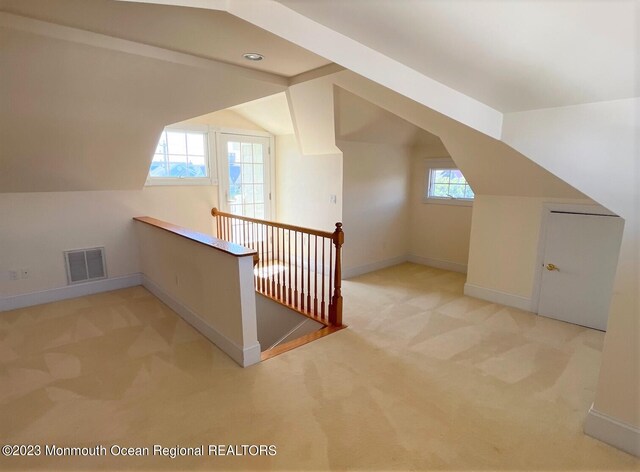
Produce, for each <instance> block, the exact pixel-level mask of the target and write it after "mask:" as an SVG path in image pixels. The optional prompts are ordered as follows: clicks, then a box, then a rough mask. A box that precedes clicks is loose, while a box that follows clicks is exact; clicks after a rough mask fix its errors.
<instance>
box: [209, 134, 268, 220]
mask: <svg viewBox="0 0 640 472" xmlns="http://www.w3.org/2000/svg"><path fill="white" fill-rule="evenodd" d="M215 130H216V131H215V133H216V141H217V143H218V147H217V150H216V160H217V161H218V167H219V169H220V173H221V175H222V180H221V181H220V182H219V184H218V201H219V202H220V208H221V209H223V211H228V208H226V201H227V192H228V191H229V188H228V187H229V184H228V182H227V180H226V179H227V175H226V172H228V168H227V166H228V163H227V162H226V159H227V151H226V149H223V147H222V139H220V135H221V134H237V135H240V136H249V137H255V138H268V139H269V149H268V150H267V154H268V161H269V164H268V166H266V168H265V171H266V176H265V179H266V180H265V182H266V181H268V182H269V192H268V193H269V198H268V199H267V200H265V202H268V203H267V205H266V206H265V209H267V215H268V216H267V217H266V219H268V220H272V221H273V220H275V219H276V153H275V137H274V136H273V135H272V134H271V133H269V132H267V131H259V130H249V129H238V128H224V127H217V128H215Z"/></svg>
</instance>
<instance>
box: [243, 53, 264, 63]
mask: <svg viewBox="0 0 640 472" xmlns="http://www.w3.org/2000/svg"><path fill="white" fill-rule="evenodd" d="M242 57H244V58H245V59H246V60H248V61H261V60H262V59H264V56H263V55H262V54H260V53H257V52H247V53H245V54H243V55H242Z"/></svg>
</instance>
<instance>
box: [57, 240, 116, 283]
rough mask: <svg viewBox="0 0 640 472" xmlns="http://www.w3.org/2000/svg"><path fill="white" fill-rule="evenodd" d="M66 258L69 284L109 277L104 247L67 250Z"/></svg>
mask: <svg viewBox="0 0 640 472" xmlns="http://www.w3.org/2000/svg"><path fill="white" fill-rule="evenodd" d="M64 258H65V262H66V266H67V280H68V282H69V284H77V283H78V282H86V281H87V280H96V279H104V278H106V277H107V271H106V267H105V263H104V248H103V247H95V248H91V249H77V250H74V251H66V252H65V253H64Z"/></svg>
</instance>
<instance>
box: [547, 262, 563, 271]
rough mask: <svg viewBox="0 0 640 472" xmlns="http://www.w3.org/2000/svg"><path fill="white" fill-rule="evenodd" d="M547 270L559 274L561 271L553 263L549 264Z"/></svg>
mask: <svg viewBox="0 0 640 472" xmlns="http://www.w3.org/2000/svg"><path fill="white" fill-rule="evenodd" d="M547 270H557V271H558V272H560V269H558V268H557V267H556V265H555V264H551V263H549V264H547Z"/></svg>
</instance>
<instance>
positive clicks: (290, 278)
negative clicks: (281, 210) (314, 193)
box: [211, 208, 344, 327]
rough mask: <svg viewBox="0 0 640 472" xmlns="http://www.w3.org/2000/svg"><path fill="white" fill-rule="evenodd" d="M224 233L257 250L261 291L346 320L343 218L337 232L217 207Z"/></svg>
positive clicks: (317, 316)
mask: <svg viewBox="0 0 640 472" xmlns="http://www.w3.org/2000/svg"><path fill="white" fill-rule="evenodd" d="M211 214H212V215H213V217H214V218H215V219H216V230H217V236H218V238H219V239H223V240H225V241H229V242H233V243H236V244H240V245H242V246H245V247H248V248H251V249H254V250H256V252H257V255H258V261H257V263H256V264H255V271H254V273H255V277H254V280H255V287H256V291H258V292H260V293H261V294H263V295H265V296H266V297H269V298H271V299H272V300H274V301H277V302H279V303H281V304H283V305H286V306H288V307H290V308H293V309H294V310H296V311H298V312H299V313H302V314H304V315H305V316H308V317H309V318H311V319H314V320H316V321H318V322H320V323H322V324H324V325H325V326H335V327H340V326H342V245H343V243H344V233H343V231H342V223H336V229H335V231H333V233H330V232H327V231H319V230H314V229H309V228H303V227H301V226H294V225H288V224H284V223H276V222H274V221H267V220H260V219H257V218H250V217H246V216H239V215H234V214H231V213H225V212H222V211H220V210H218V209H217V208H214V209H212V210H211Z"/></svg>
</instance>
